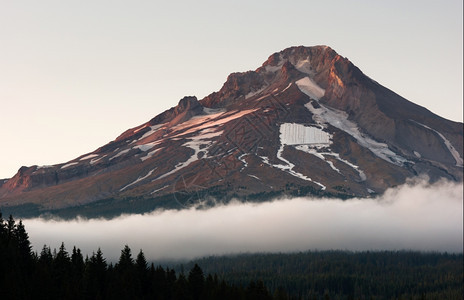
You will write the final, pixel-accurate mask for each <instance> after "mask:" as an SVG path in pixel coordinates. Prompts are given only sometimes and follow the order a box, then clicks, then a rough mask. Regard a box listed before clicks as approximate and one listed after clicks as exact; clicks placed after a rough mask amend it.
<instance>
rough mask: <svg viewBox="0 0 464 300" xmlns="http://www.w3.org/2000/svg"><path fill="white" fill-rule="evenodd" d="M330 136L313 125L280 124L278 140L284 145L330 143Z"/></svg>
mask: <svg viewBox="0 0 464 300" xmlns="http://www.w3.org/2000/svg"><path fill="white" fill-rule="evenodd" d="M330 138H331V136H330V135H329V134H328V133H327V132H325V131H323V130H321V129H320V128H317V127H313V126H304V125H302V124H296V123H284V124H282V125H280V142H281V143H282V144H286V145H302V144H330Z"/></svg>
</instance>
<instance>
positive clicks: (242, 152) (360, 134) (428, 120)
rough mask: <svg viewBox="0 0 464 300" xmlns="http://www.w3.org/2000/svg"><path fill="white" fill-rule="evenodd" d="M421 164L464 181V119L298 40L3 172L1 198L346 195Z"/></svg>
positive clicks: (132, 200) (154, 201)
mask: <svg viewBox="0 0 464 300" xmlns="http://www.w3.org/2000/svg"><path fill="white" fill-rule="evenodd" d="M422 175H425V176H426V177H427V178H429V180H431V181H437V180H440V179H447V180H452V181H462V180H463V124H462V123H458V122H453V121H449V120H446V119H444V118H441V117H439V116H437V115H435V114H433V113H432V112H430V111H429V110H427V109H425V108H423V107H421V106H418V105H416V104H414V103H412V102H410V101H408V100H406V99H404V98H403V97H401V96H399V95H397V94H395V93H394V92H393V91H391V90H389V89H387V88H385V87H383V86H382V85H380V84H379V83H377V82H376V81H374V80H372V79H370V78H369V77H368V76H366V75H364V74H363V73H362V71H361V70H360V69H358V68H357V67H356V66H354V65H353V64H352V63H351V62H350V61H349V60H348V59H347V58H344V57H342V56H340V55H339V54H337V53H336V52H335V51H334V50H332V49H331V48H329V47H327V46H316V47H292V48H288V49H285V50H283V51H281V52H278V53H274V54H273V55H271V56H270V57H269V59H268V60H267V61H266V62H264V64H263V65H262V66H261V67H260V68H258V69H257V70H255V71H248V72H244V73H232V74H231V75H229V76H228V78H227V81H226V82H225V83H224V85H223V87H222V88H221V89H220V90H219V91H217V92H214V93H212V94H210V95H209V96H207V97H205V98H204V99H201V100H198V99H197V98H196V97H193V96H190V97H185V98H183V99H181V100H180V101H179V104H178V105H177V106H176V107H173V108H171V109H169V110H167V111H165V112H163V113H161V114H160V115H158V116H156V117H154V118H153V119H151V120H150V121H148V122H146V123H144V124H142V125H140V126H137V127H135V128H131V129H129V130H127V131H126V132H124V133H122V134H121V135H120V136H119V137H118V138H116V139H115V140H114V141H112V142H110V143H108V144H106V145H104V146H102V147H101V148H99V149H97V150H95V151H93V152H91V153H87V154H84V155H82V156H80V157H77V158H76V159H74V160H71V161H69V162H66V163H61V164H57V165H53V166H42V167H41V166H32V167H22V168H20V169H19V171H18V173H17V174H16V175H15V176H14V177H12V178H10V179H5V180H2V181H0V209H1V210H3V211H14V212H15V213H16V214H17V215H24V216H32V215H39V214H58V215H61V216H65V217H66V216H75V215H84V216H113V215H118V214H121V213H124V212H148V211H151V210H154V209H157V208H183V207H191V206H198V205H199V206H201V205H206V206H208V205H214V203H217V202H227V201H230V200H231V199H238V200H241V201H263V200H269V199H272V198H273V197H276V196H303V195H315V196H320V197H324V196H325V197H339V198H344V199H347V198H351V197H369V196H373V195H377V194H381V193H383V192H384V191H385V190H386V189H387V188H389V187H393V186H397V185H400V184H403V183H405V182H406V181H407V180H408V179H409V178H413V177H417V176H422Z"/></svg>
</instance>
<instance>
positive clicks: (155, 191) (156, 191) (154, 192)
mask: <svg viewBox="0 0 464 300" xmlns="http://www.w3.org/2000/svg"><path fill="white" fill-rule="evenodd" d="M167 187H169V185H165V186H163V187H162V188H160V189H157V190H154V191H153V192H151V193H150V194H151V195H153V194H156V193H158V192H159V191H162V190H164V189H165V188H167Z"/></svg>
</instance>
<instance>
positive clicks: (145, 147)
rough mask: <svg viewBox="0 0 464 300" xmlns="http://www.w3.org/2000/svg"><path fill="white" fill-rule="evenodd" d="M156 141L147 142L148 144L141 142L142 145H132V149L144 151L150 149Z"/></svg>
mask: <svg viewBox="0 0 464 300" xmlns="http://www.w3.org/2000/svg"><path fill="white" fill-rule="evenodd" d="M156 144H157V143H149V144H143V145H137V146H134V147H132V149H140V150H141V151H143V152H146V151H148V150H150V149H151V148H153V147H155V146H156Z"/></svg>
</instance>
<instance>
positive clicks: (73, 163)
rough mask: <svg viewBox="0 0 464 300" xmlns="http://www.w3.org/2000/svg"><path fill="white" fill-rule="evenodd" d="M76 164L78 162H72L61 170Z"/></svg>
mask: <svg viewBox="0 0 464 300" xmlns="http://www.w3.org/2000/svg"><path fill="white" fill-rule="evenodd" d="M77 164H78V162H72V163H69V164H66V165H64V166H62V167H61V169H66V168H69V167H71V166H74V165H77Z"/></svg>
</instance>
